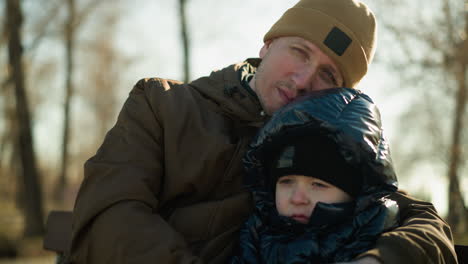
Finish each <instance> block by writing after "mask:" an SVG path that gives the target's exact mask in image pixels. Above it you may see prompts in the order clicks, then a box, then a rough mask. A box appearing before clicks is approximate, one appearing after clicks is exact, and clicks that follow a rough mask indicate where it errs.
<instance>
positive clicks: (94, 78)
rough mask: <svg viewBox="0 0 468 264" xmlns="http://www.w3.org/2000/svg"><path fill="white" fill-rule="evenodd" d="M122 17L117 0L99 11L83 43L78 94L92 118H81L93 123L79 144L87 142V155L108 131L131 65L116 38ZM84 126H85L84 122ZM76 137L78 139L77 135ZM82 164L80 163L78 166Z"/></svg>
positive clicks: (115, 114)
mask: <svg viewBox="0 0 468 264" xmlns="http://www.w3.org/2000/svg"><path fill="white" fill-rule="evenodd" d="M120 19H121V13H120V9H119V5H118V2H114V3H113V8H112V9H109V10H106V11H105V12H100V13H99V18H95V23H97V24H99V25H100V26H99V27H98V28H95V30H94V32H93V34H90V36H89V40H88V41H87V42H86V45H84V50H83V54H82V59H83V61H85V62H86V67H83V69H82V72H81V75H82V79H83V81H82V82H81V84H82V88H81V89H80V91H79V92H80V94H79V95H80V97H81V98H82V99H83V101H85V103H86V106H87V109H89V110H90V111H91V112H92V114H93V115H94V118H89V117H87V118H83V120H82V121H83V122H85V121H88V122H89V123H90V124H89V125H90V126H92V129H93V131H95V133H93V135H92V137H93V138H83V136H82V135H81V137H82V138H83V140H82V141H81V142H80V143H79V145H80V146H85V145H89V149H85V148H83V150H84V152H85V153H81V154H83V155H86V156H87V158H89V155H91V151H93V152H94V151H95V150H96V148H97V146H99V145H100V144H101V143H102V139H103V138H104V136H105V134H106V133H107V131H108V130H109V129H110V128H111V126H112V125H113V124H114V122H115V119H116V116H117V113H118V106H119V103H120V101H119V98H120V96H119V88H120V87H122V79H123V78H122V77H123V75H122V72H125V71H126V70H127V69H128V68H129V66H130V65H131V63H132V62H131V60H130V59H129V58H127V57H125V55H124V54H123V53H122V52H121V51H120V50H119V47H118V46H117V45H116V43H117V41H116V39H115V35H116V30H117V23H118V21H119V20H120ZM83 122H82V125H83V126H86V125H85V124H83ZM76 140H77V141H79V139H78V138H77V139H76ZM81 165H82V164H80V166H81Z"/></svg>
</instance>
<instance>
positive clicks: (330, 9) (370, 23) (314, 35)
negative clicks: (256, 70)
mask: <svg viewBox="0 0 468 264" xmlns="http://www.w3.org/2000/svg"><path fill="white" fill-rule="evenodd" d="M284 36H298V37H302V38H304V39H307V40H308V41H310V42H312V43H314V44H315V45H317V46H318V47H319V48H320V49H321V50H322V51H323V52H325V53H326V54H327V55H328V56H329V57H330V58H332V59H333V61H334V62H335V63H336V64H337V65H338V67H339V68H340V70H341V73H342V74H343V77H344V81H345V83H344V85H345V86H347V87H354V86H356V84H357V83H358V82H359V81H360V80H361V79H362V77H363V76H364V75H365V74H366V72H367V67H368V65H369V64H370V63H371V61H372V58H373V57H374V52H375V47H376V38H377V26H376V20H375V17H374V14H373V13H372V11H371V10H370V9H369V8H368V7H367V6H366V5H365V4H363V3H361V2H359V1H356V0H300V1H299V2H298V3H297V4H296V5H295V6H294V7H292V8H290V9H288V10H287V11H286V12H285V13H284V14H283V16H282V17H281V18H280V19H279V20H278V21H277V22H276V23H275V24H274V25H273V27H272V28H271V29H270V31H268V33H267V34H266V35H265V37H264V38H263V40H264V41H265V42H266V41H267V40H270V39H274V38H277V37H284Z"/></svg>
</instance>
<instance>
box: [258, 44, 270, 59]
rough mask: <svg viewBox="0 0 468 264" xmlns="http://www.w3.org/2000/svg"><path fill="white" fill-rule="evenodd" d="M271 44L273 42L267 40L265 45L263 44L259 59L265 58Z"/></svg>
mask: <svg viewBox="0 0 468 264" xmlns="http://www.w3.org/2000/svg"><path fill="white" fill-rule="evenodd" d="M272 42H273V40H272V39H269V40H267V41H265V43H263V47H262V48H261V49H260V53H259V55H260V58H263V57H265V54H267V52H268V49H269V48H270V45H271V43H272Z"/></svg>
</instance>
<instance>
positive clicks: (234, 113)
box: [189, 59, 268, 126]
mask: <svg viewBox="0 0 468 264" xmlns="http://www.w3.org/2000/svg"><path fill="white" fill-rule="evenodd" d="M259 63H260V59H248V60H246V61H245V62H242V63H238V64H233V65H230V66H228V67H226V68H224V69H222V70H216V71H213V72H212V73H211V74H210V76H206V77H202V78H199V79H197V80H195V81H193V82H191V83H190V84H189V85H191V86H192V87H194V88H195V89H196V90H197V91H198V92H200V93H201V94H202V95H203V96H204V97H206V98H208V99H210V100H212V101H213V102H215V103H216V104H217V105H218V106H219V107H220V109H221V111H222V112H223V113H224V114H226V115H228V116H229V117H230V118H232V119H233V120H238V121H241V122H242V123H249V124H250V125H253V126H260V125H261V124H263V122H264V121H265V120H266V119H267V118H268V117H267V116H266V115H264V114H263V109H262V107H261V104H260V101H259V100H258V98H257V97H256V96H254V95H252V94H251V93H250V92H249V91H248V90H247V89H246V88H245V87H243V86H242V83H241V80H240V69H241V68H242V67H243V66H245V65H246V64H250V65H252V66H254V67H257V66H258V65H259ZM256 123H258V125H255V124H256Z"/></svg>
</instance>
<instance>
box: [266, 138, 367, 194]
mask: <svg viewBox="0 0 468 264" xmlns="http://www.w3.org/2000/svg"><path fill="white" fill-rule="evenodd" d="M268 156H269V157H267V159H268V160H269V161H270V162H267V163H266V165H267V168H269V178H270V184H271V187H273V188H274V186H275V185H276V181H277V180H278V179H279V178H280V177H282V176H286V175H304V176H311V177H314V178H318V179H321V180H323V181H326V182H328V183H330V184H332V185H334V186H336V187H338V188H340V189H341V190H343V191H344V192H346V193H347V194H349V195H350V196H352V197H356V196H357V195H358V194H359V192H360V191H361V187H362V176H361V174H360V173H359V171H358V169H357V168H354V167H352V166H351V165H350V164H348V163H347V162H346V161H345V160H344V158H343V156H342V155H341V154H340V153H339V150H338V147H337V145H336V143H335V142H334V141H333V140H332V139H330V138H327V137H325V136H323V135H320V134H315V133H314V134H309V135H307V136H302V137H297V138H294V139H291V138H289V140H285V141H283V143H282V144H278V145H277V148H275V149H274V150H272V151H271V153H270V155H268Z"/></svg>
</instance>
